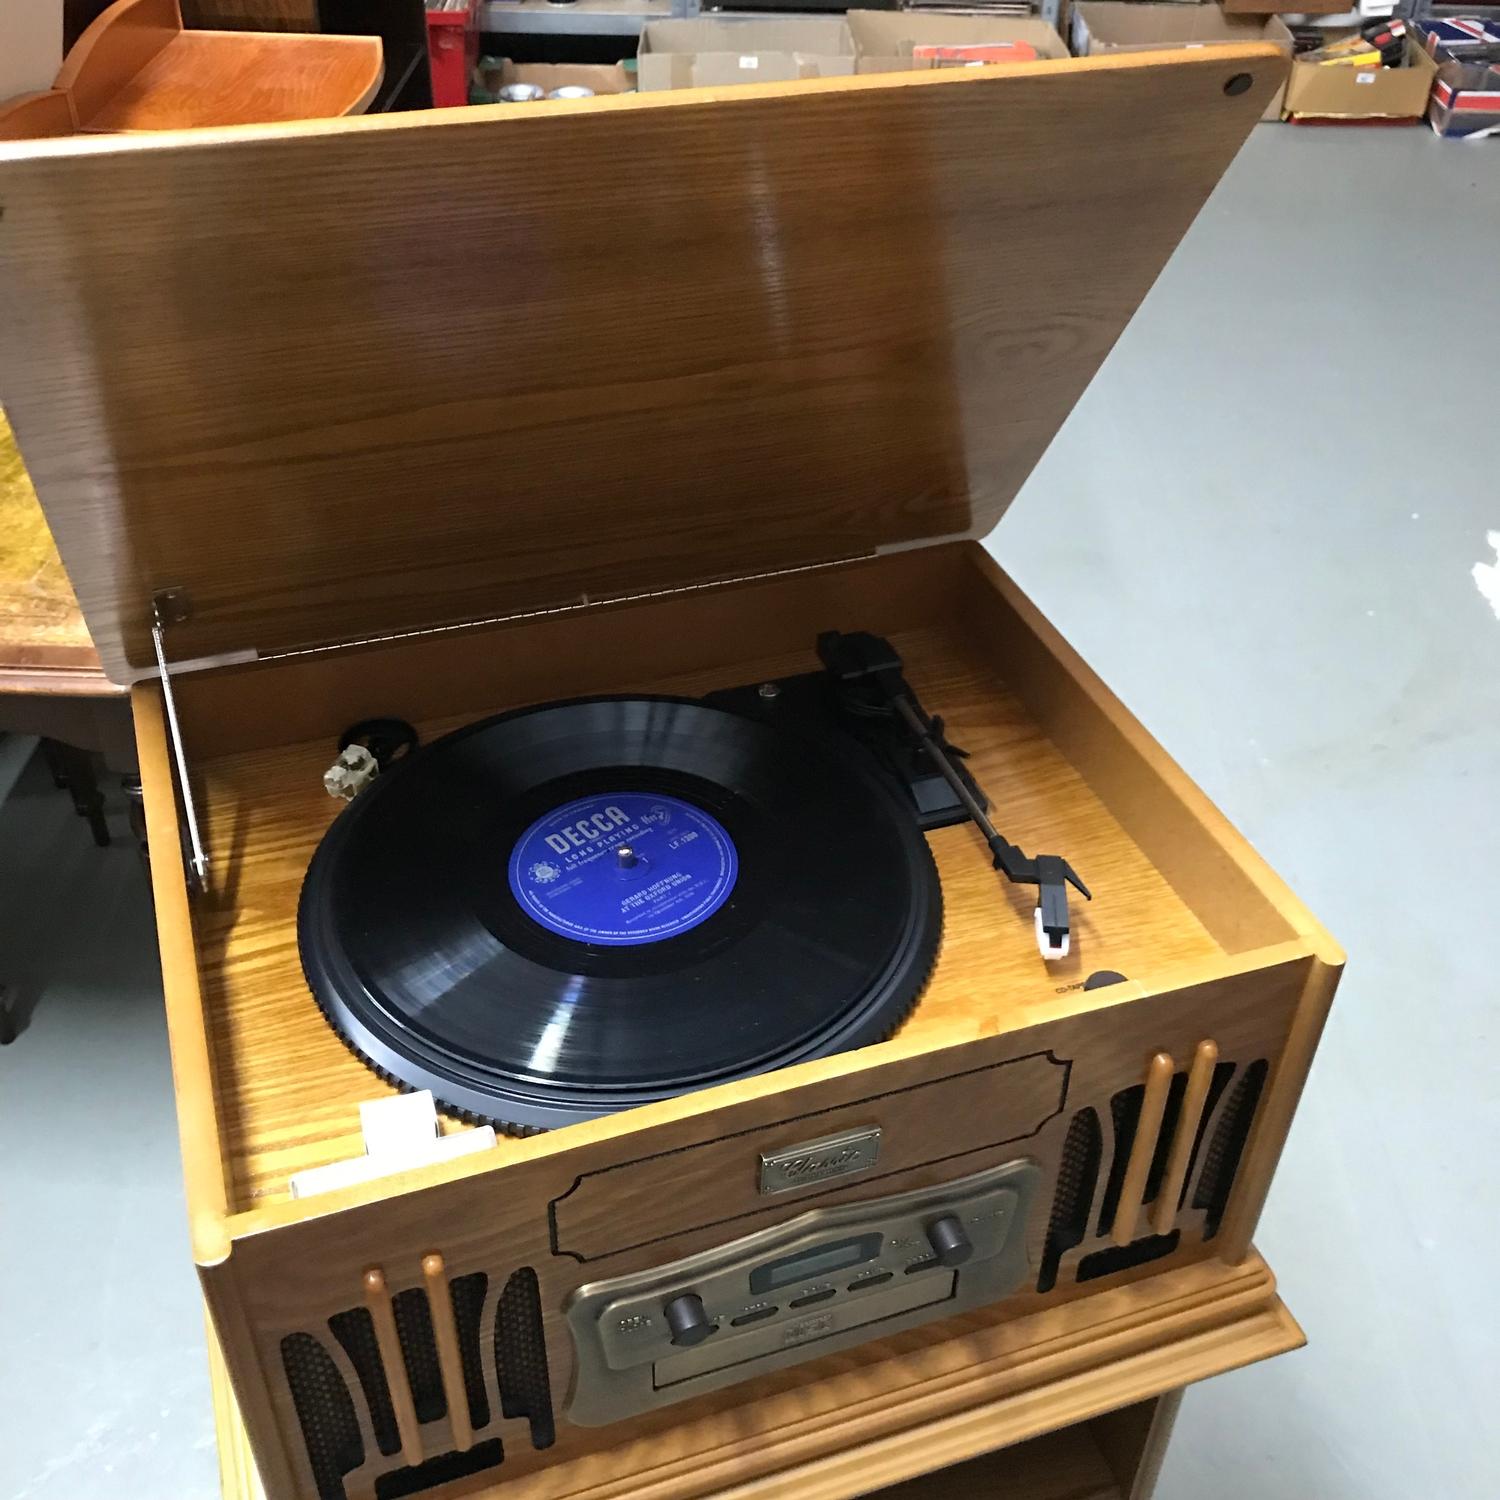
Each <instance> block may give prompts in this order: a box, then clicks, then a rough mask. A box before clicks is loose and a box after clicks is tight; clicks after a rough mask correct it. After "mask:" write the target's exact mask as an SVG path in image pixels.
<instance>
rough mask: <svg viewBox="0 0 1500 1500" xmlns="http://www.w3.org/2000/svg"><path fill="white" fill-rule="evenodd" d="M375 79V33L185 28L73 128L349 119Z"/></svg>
mask: <svg viewBox="0 0 1500 1500" xmlns="http://www.w3.org/2000/svg"><path fill="white" fill-rule="evenodd" d="M382 76H383V67H382V62H381V45H380V39H379V37H367V36H316V35H314V36H303V35H292V34H288V33H285V32H264V33H262V32H237V31H236V32H228V31H184V32H182V33H181V34H180V35H178V36H176V37H174V38H173V40H172V41H171V42H170V43H169V44H168V45H167V46H166V47H164V48H163V49H162V50H161V51H160V52H159V53H158V54H157V55H156V56H155V57H153V58H152V59H151V61H150V62H148V63H147V64H146V65H145V67H143V68H142V69H141V70H140V71H139V72H138V73H136V74H134V75H133V76H132V77H130V78H129V79H126V80H122V81H121V82H120V83H119V85H118V87H116V89H115V90H114V91H113V92H112V93H111V94H110V95H109V96H108V97H107V98H106V99H104V100H103V101H102V102H101V103H100V104H99V105H98V107H97V108H96V109H95V110H94V111H93V112H92V113H91V114H89V115H81V116H80V120H81V127H82V128H83V129H84V130H87V131H97V132H107V131H142V130H187V129H192V128H195V127H200V126H208V125H240V124H259V123H269V122H271V121H277V120H312V119H321V118H323V117H325V116H329V115H344V114H357V113H358V112H359V111H361V110H363V109H364V108H366V107H367V106H368V104H369V102H370V100H371V99H373V98H374V97H375V93H376V90H377V89H378V88H379V87H380V82H381V78H382Z"/></svg>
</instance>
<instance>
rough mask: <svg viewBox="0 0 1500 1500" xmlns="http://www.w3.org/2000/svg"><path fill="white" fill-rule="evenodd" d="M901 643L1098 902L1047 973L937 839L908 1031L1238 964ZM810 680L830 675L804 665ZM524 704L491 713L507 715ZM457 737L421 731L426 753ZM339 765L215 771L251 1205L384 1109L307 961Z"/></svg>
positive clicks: (1032, 743) (238, 1163) (1040, 838)
mask: <svg viewBox="0 0 1500 1500" xmlns="http://www.w3.org/2000/svg"><path fill="white" fill-rule="evenodd" d="M897 645H898V647H899V648H900V649H901V651H902V653H903V655H904V656H905V657H906V660H907V663H908V668H909V673H910V679H911V681H912V682H913V683H914V685H916V687H917V688H918V691H919V692H920V693H921V694H922V697H923V699H924V700H925V701H926V702H927V703H928V704H930V705H940V706H941V711H942V713H943V714H944V717H945V719H946V721H947V723H948V725H949V731H950V733H951V734H952V735H953V737H954V739H955V742H956V743H958V744H960V745H963V746H964V747H965V748H966V749H967V750H969V751H970V753H971V756H972V759H971V761H970V765H971V767H972V769H973V770H974V773H975V774H976V776H977V777H978V778H979V781H980V783H981V785H983V786H985V787H987V788H989V789H990V790H991V792H992V794H993V795H996V796H997V797H998V798H999V799H1000V809H1001V814H1002V816H1003V823H1002V826H1003V827H1004V829H1005V831H1006V834H1007V836H1008V837H1009V838H1011V839H1012V840H1014V841H1015V842H1017V843H1019V844H1020V845H1021V846H1022V847H1023V848H1025V849H1027V850H1033V849H1042V848H1044V847H1045V848H1046V849H1048V850H1053V849H1057V850H1063V851H1066V853H1067V855H1068V857H1069V858H1070V859H1071V860H1072V862H1073V864H1074V866H1075V867H1076V868H1077V869H1078V870H1079V872H1080V873H1081V874H1082V875H1083V877H1084V879H1085V880H1086V881H1087V882H1089V884H1090V885H1091V887H1092V888H1093V889H1094V890H1096V891H1097V892H1098V893H1099V899H1098V900H1097V901H1096V902H1095V903H1093V904H1086V903H1081V902H1079V903H1075V912H1076V918H1077V924H1076V928H1075V939H1074V947H1073V953H1072V955H1071V956H1070V957H1069V958H1068V959H1066V960H1063V961H1062V962H1060V963H1055V964H1046V963H1044V962H1043V960H1042V959H1041V957H1040V956H1039V954H1038V953H1037V950H1036V943H1035V939H1034V936H1033V933H1032V920H1031V906H1032V904H1033V902H1034V898H1035V891H1034V890H1033V889H1031V888H1029V887H1020V886H1007V885H1005V884H1004V883H1003V882H1001V881H1000V880H999V878H998V877H997V876H996V874H995V872H994V871H993V870H992V869H991V868H990V864H989V859H988V856H987V854H986V852H985V850H984V846H983V843H982V841H981V840H980V838H979V836H978V834H977V833H976V832H975V831H974V829H973V828H972V827H968V826H964V827H957V828H947V829H941V830H939V831H938V832H936V833H934V834H932V835H931V836H930V839H929V842H930V845H931V847H932V850H933V853H934V855H935V857H936V859H937V863H938V869H939V873H940V875H941V878H942V882H943V892H944V904H945V919H944V937H943V948H942V953H941V955H940V958H939V961H938V966H937V969H936V971H935V973H934V975H933V979H932V982H931V984H930V985H929V987H928V989H927V991H926V994H925V995H924V998H923V1000H922V1003H921V1005H920V1007H919V1009H918V1010H917V1012H916V1014H915V1015H914V1016H913V1017H912V1019H911V1021H909V1022H908V1023H907V1026H906V1028H905V1032H904V1035H906V1036H907V1038H908V1040H909V1041H910V1042H911V1043H912V1044H913V1045H919V1044H920V1042H921V1040H922V1038H923V1037H924V1035H925V1036H928V1037H931V1038H934V1039H936V1038H940V1037H942V1036H944V1035H948V1034H950V1033H951V1032H953V1031H954V1030H955V1029H959V1030H963V1029H967V1030H968V1032H969V1034H974V1033H976V1032H977V1031H978V1030H980V1029H982V1028H984V1027H985V1026H986V1025H993V1024H996V1023H1000V1024H1006V1025H1021V1024H1024V1023H1025V1022H1026V1021H1027V1020H1029V1019H1031V1018H1033V1017H1035V1016H1038V1015H1042V1014H1046V1013H1047V1012H1048V1010H1049V1008H1050V1007H1051V1006H1053V1005H1054V1004H1055V1003H1056V999H1057V995H1056V992H1057V990H1058V988H1059V987H1062V986H1067V985H1069V984H1070V983H1076V982H1078V981H1080V980H1081V979H1083V978H1084V977H1086V976H1087V975H1088V974H1089V973H1090V972H1092V971H1093V970H1094V969H1098V968H1109V969H1116V970H1118V971H1119V972H1121V973H1124V974H1127V975H1130V976H1132V977H1147V976H1150V975H1153V974H1159V973H1162V972H1164V971H1166V970H1169V969H1171V968H1173V967H1174V966H1180V965H1186V964H1191V963H1192V962H1194V961H1195V960H1197V961H1201V960H1205V959H1216V958H1221V957H1222V956H1223V950H1222V949H1221V948H1220V947H1219V945H1218V944H1217V943H1216V942H1215V941H1214V939H1213V938H1212V936H1210V934H1209V933H1208V932H1207V931H1206V930H1205V929H1204V928H1203V926H1202V924H1201V923H1200V922H1199V921H1198V920H1197V918H1196V917H1195V916H1194V915H1193V912H1192V908H1191V906H1190V905H1189V903H1188V902H1187V901H1186V900H1185V899H1184V898H1183V896H1182V895H1181V894H1179V893H1178V892H1177V891H1175V890H1173V888H1172V887H1171V886H1170V885H1169V884H1168V883H1167V882H1166V881H1165V880H1164V879H1163V878H1162V876H1161V875H1160V873H1159V872H1158V871H1157V870H1156V869H1155V868H1154V867H1153V866H1152V864H1151V862H1150V861H1149V860H1147V859H1146V858H1145V856H1144V855H1142V854H1141V852H1140V850H1139V849H1138V848H1137V846H1136V845H1135V844H1134V842H1133V841H1132V840H1131V839H1130V837H1129V836H1128V835H1127V834H1126V833H1125V832H1124V830H1123V829H1122V828H1121V827H1120V825H1119V823H1118V822H1117V821H1116V820H1115V819H1114V818H1112V817H1111V816H1110V815H1109V813H1108V812H1107V811H1106V810H1105V809H1104V808H1103V806H1101V804H1100V802H1099V800H1098V798H1097V797H1095V796H1094V794H1093V793H1092V792H1091V791H1090V790H1089V788H1088V786H1087V785H1086V783H1085V782H1084V781H1083V780H1082V778H1081V777H1079V776H1078V774H1077V773H1076V772H1075V771H1074V770H1073V769H1072V768H1071V767H1070V766H1069V765H1068V763H1067V761H1066V760H1064V759H1063V757H1062V756H1060V755H1059V754H1058V752H1057V751H1056V749H1055V748H1054V747H1053V746H1052V745H1051V743H1050V742H1048V741H1047V740H1046V739H1045V738H1044V737H1043V736H1042V735H1041V733H1040V732H1039V731H1038V729H1037V727H1036V725H1035V724H1034V722H1032V721H1030V720H1029V719H1028V717H1027V715H1026V714H1025V712H1024V710H1023V709H1022V708H1021V706H1020V704H1019V703H1018V702H1017V701H1016V699H1015V698H1014V697H1013V696H1011V695H1010V694H1009V693H1008V692H1007V691H1006V690H1005V687H1004V685H1003V684H1002V683H1001V682H999V681H998V680H997V679H996V678H995V676H994V675H993V674H992V673H991V672H990V671H987V670H986V669H985V667H984V665H983V664H982V663H981V662H980V661H978V660H976V659H975V656H974V654H973V653H972V652H971V651H968V650H966V649H965V646H964V643H963V641H962V640H961V639H960V638H955V637H954V636H952V635H951V634H949V633H947V632H945V631H943V630H941V629H939V628H930V629H928V630H924V631H915V632H911V633H908V634H903V635H901V636H899V637H898V638H897ZM784 665H785V664H783V663H781V662H776V661H766V660H764V659H761V660H757V659H755V658H753V657H750V658H746V659H744V660H743V661H741V662H739V663H735V664H734V666H733V667H732V668H731V669H728V671H727V675H726V674H725V672H722V671H721V672H720V673H715V674H712V675H708V674H704V675H699V674H694V675H692V676H689V677H685V678H684V677H677V678H671V679H667V680H663V681H658V682H653V683H644V684H641V686H642V687H643V688H649V689H652V690H659V691H662V692H684V693H693V692H702V691H704V690H706V689H708V688H711V687H724V686H732V685H733V684H735V683H737V682H754V681H758V680H760V679H761V678H762V677H763V676H765V675H767V674H768V673H772V672H774V670H776V669H783V670H784ZM797 665H798V666H800V667H802V668H803V669H806V670H813V669H815V668H816V665H817V664H816V659H815V658H814V657H813V655H812V653H811V651H810V650H808V651H807V652H806V654H805V657H804V659H803V660H802V661H801V662H800V663H798V664H797ZM188 690H189V691H190V690H191V684H189V685H188ZM184 697H186V692H185V693H184ZM512 706H514V705H512V704H510V703H506V702H496V703H495V704H493V709H494V711H496V712H498V711H500V710H502V709H505V708H508V707H512ZM458 722H462V719H461V718H460V719H459V720H457V721H449V720H438V721H435V722H433V721H428V722H426V723H423V724H422V725H421V726H420V727H421V729H422V732H423V735H424V738H429V737H431V736H433V735H435V734H438V733H441V732H443V731H444V730H446V729H448V728H454V727H457V724H458ZM335 749H336V746H335V745H334V744H333V742H332V741H331V740H320V741H314V742H312V743H304V744H299V745H293V746H287V747H279V748H276V749H271V750H262V751H255V752H251V753H248V754H245V755H229V756H222V757H216V758H215V759H213V760H211V761H208V762H206V763H204V764H202V765H201V766H200V772H199V782H200V785H201V789H202V799H201V808H202V812H203V815H204V821H205V829H206V833H207V838H208V842H209V847H210V850H211V851H212V857H213V859H214V867H215V870H216V872H218V873H216V875H215V886H214V890H213V892H212V893H211V899H210V900H209V901H208V902H205V903H204V904H203V905H202V906H201V907H200V909H199V911H198V912H197V915H196V928H197V935H198V951H199V954H200V961H201V964H202V970H203V985H204V990H203V1001H204V1010H205V1014H206V1016H207V1018H208V1025H209V1033H210V1039H211V1044H212V1047H213V1050H214V1053H215V1058H216V1067H217V1071H218V1073H219V1076H220V1077H221V1078H222V1079H224V1080H225V1082H226V1083H228V1084H229V1086H228V1087H226V1088H225V1089H224V1090H223V1091H222V1093H221V1107H222V1108H223V1110H224V1118H223V1125H224V1130H225V1150H226V1156H227V1160H228V1162H229V1165H230V1171H231V1176H232V1181H233V1191H232V1198H233V1200H234V1201H235V1202H236V1203H237V1204H239V1205H240V1206H242V1207H248V1206H250V1204H252V1203H254V1202H257V1201H260V1200H261V1199H263V1198H265V1197H266V1196H267V1195H270V1196H275V1197H279V1196H281V1195H284V1194H285V1192H286V1180H287V1178H288V1176H289V1175H290V1174H291V1173H292V1172H295V1171H299V1170H301V1169H302V1168H304V1167H310V1166H317V1165H321V1164H323V1163H325V1162H328V1161H333V1160H338V1159H339V1158H341V1157H345V1156H352V1155H358V1154H359V1153H360V1152H361V1150H362V1149H363V1148H362V1146H361V1144H360V1133H359V1129H360V1127H359V1118H358V1110H357V1106H358V1104H359V1101H360V1100H362V1099H369V1098H374V1097H378V1096H380V1095H383V1094H385V1093H387V1092H389V1089H388V1086H387V1085H385V1084H383V1083H382V1082H381V1081H380V1080H379V1079H378V1078H376V1077H375V1075H374V1074H372V1073H371V1072H370V1070H369V1069H368V1068H366V1067H365V1066H364V1064H362V1063H361V1062H360V1061H359V1060H358V1059H357V1058H355V1057H354V1056H353V1055H352V1054H351V1053H350V1052H349V1051H348V1049H347V1048H345V1046H344V1045H343V1044H342V1043H341V1042H340V1041H339V1040H338V1038H337V1037H336V1036H335V1035H334V1034H333V1032H332V1031H331V1030H330V1029H329V1027H328V1025H327V1024H326V1022H325V1021H324V1020H323V1017H322V1014H321V1012H320V1011H319V1010H318V1008H317V1006H316V1005H315V1004H313V1002H312V999H311V997H310V996H309V994H308V990H307V984H306V981H305V980H304V978H303V975H302V967H301V962H300V959H299V957H298V952H297V941H296V922H295V916H296V906H297V898H298V895H299V893H300V891H301V887H302V878H303V876H304V874H305V873H306V870H307V864H308V861H309V860H310V859H311V857H312V853H313V850H314V849H315V848H316V847H317V843H318V840H319V839H320V838H321V837H322V835H323V833H324V832H325V831H326V829H327V827H328V825H329V824H330V823H331V822H332V821H333V818H334V817H335V815H336V814H337V812H338V811H339V808H340V806H341V804H339V803H337V802H335V801H334V800H333V799H331V798H330V797H329V796H328V794H327V793H326V792H325V791H324V790H323V786H322V780H321V778H322V774H323V771H324V770H325V769H326V767H327V765H328V763H329V762H330V761H331V760H332V758H333V753H334V750H335ZM981 975H982V976H984V978H983V982H982V983H976V982H975V981H976V979H977V978H978V976H981ZM231 1080H232V1082H230V1081H231ZM499 1149H500V1150H502V1151H504V1150H506V1149H508V1144H507V1145H502V1146H501V1147H500V1148H499Z"/></svg>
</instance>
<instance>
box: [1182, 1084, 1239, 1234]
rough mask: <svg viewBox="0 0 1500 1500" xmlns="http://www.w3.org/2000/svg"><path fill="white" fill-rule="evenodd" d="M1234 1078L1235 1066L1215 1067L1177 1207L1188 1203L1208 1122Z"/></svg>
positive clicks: (1199, 1117) (1194, 1137) (1189, 1155)
mask: <svg viewBox="0 0 1500 1500" xmlns="http://www.w3.org/2000/svg"><path fill="white" fill-rule="evenodd" d="M1233 1076H1234V1064H1233V1063H1232V1062H1221V1063H1216V1064H1215V1065H1214V1076H1213V1077H1212V1078H1211V1079H1210V1080H1209V1084H1208V1096H1207V1097H1206V1098H1205V1099H1204V1101H1203V1113H1202V1114H1201V1115H1199V1116H1198V1130H1197V1133H1196V1134H1195V1135H1194V1136H1193V1149H1192V1151H1190V1152H1189V1153H1188V1163H1187V1171H1186V1173H1185V1174H1184V1175H1183V1179H1182V1191H1181V1192H1180V1193H1179V1194H1178V1195H1177V1206H1178V1208H1181V1207H1182V1206H1183V1205H1184V1204H1185V1203H1186V1202H1187V1196H1188V1191H1189V1189H1190V1188H1191V1187H1192V1185H1193V1168H1194V1167H1196V1166H1197V1165H1198V1154H1199V1152H1201V1151H1202V1150H1203V1137H1204V1136H1206V1135H1207V1134H1208V1122H1209V1121H1210V1120H1211V1119H1213V1117H1214V1109H1215V1107H1216V1106H1217V1105H1218V1102H1219V1100H1220V1099H1221V1098H1222V1097H1223V1095H1224V1090H1225V1089H1226V1088H1228V1087H1229V1080H1230V1079H1231V1078H1232V1077H1233Z"/></svg>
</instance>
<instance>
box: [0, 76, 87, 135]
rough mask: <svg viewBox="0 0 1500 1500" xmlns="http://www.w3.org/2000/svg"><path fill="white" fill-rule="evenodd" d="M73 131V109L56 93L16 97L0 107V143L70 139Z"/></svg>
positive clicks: (74, 124)
mask: <svg viewBox="0 0 1500 1500" xmlns="http://www.w3.org/2000/svg"><path fill="white" fill-rule="evenodd" d="M76 129H77V121H76V120H74V118H73V106H72V104H70V103H69V101H68V96H67V95H66V94H65V93H63V92H62V91H61V90H60V89H42V90H40V91H39V92H37V93H35V94H20V95H18V96H17V97H16V98H14V99H7V100H5V101H4V102H3V103H0V141H40V140H46V139H48V138H49V137H51V136H59V135H72V134H73V132H74V130H76Z"/></svg>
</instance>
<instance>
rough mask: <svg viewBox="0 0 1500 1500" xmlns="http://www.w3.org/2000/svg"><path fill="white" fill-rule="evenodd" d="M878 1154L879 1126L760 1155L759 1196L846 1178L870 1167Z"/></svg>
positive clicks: (850, 1131)
mask: <svg viewBox="0 0 1500 1500" xmlns="http://www.w3.org/2000/svg"><path fill="white" fill-rule="evenodd" d="M879 1155H880V1127H879V1126H878V1125H871V1126H869V1127H868V1128H867V1129H865V1130H846V1131H845V1132H844V1133H843V1134H842V1135H830V1136H825V1137H824V1138H823V1139H822V1140H818V1141H805V1142H804V1143H803V1144H802V1145H800V1146H788V1147H786V1148H785V1149H784V1150H781V1151H762V1152H761V1153H760V1190H761V1192H762V1193H785V1192H787V1191H789V1190H790V1189H792V1188H799V1187H806V1186H807V1184H808V1183H810V1182H824V1181H826V1180H827V1179H828V1178H830V1177H847V1176H848V1175H849V1173H851V1172H863V1171H864V1170H865V1169H866V1168H867V1167H873V1166H874V1165H875V1162H876V1159H877V1158H878V1157H879Z"/></svg>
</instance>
